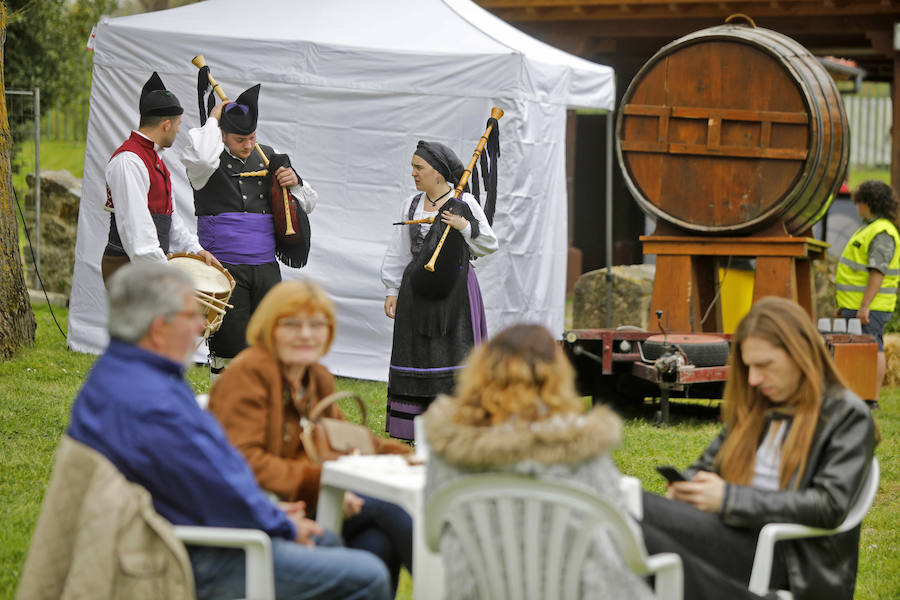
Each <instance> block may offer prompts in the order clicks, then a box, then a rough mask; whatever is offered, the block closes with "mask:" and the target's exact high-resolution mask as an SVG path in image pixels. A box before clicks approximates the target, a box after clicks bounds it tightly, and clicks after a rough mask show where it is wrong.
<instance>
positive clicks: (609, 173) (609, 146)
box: [606, 110, 613, 329]
mask: <svg viewBox="0 0 900 600" xmlns="http://www.w3.org/2000/svg"><path fill="white" fill-rule="evenodd" d="M612 153H613V111H612V110H609V111H608V112H607V113H606V328H607V329H610V328H612V289H611V288H612V247H613V242H612V235H613V233H612V219H613V216H612V213H613V210H612V177H613V170H612V163H613V161H612Z"/></svg>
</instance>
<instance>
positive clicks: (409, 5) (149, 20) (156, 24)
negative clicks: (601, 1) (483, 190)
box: [95, 0, 613, 108]
mask: <svg viewBox="0 0 900 600" xmlns="http://www.w3.org/2000/svg"><path fill="white" fill-rule="evenodd" d="M102 28H104V29H106V31H102V35H98V36H97V44H96V48H95V50H96V52H95V60H96V61H98V62H100V63H107V64H108V63H114V64H119V65H123V64H126V65H127V64H131V65H133V66H134V67H135V68H142V69H146V68H147V66H153V67H154V68H158V66H156V65H158V61H157V60H156V58H155V56H154V54H156V55H158V56H159V58H160V59H161V60H162V61H163V62H165V60H166V58H167V57H168V59H169V61H173V60H178V61H182V60H184V59H183V56H182V55H187V54H190V56H188V57H187V60H190V58H191V57H192V56H194V55H195V54H201V53H204V54H206V55H207V58H212V57H213V56H214V55H215V54H216V52H217V50H222V51H226V53H227V54H228V55H231V54H232V53H234V52H237V53H239V52H240V50H241V49H242V48H245V49H247V51H248V53H249V56H248V58H249V60H247V61H245V62H244V63H242V64H241V65H234V68H235V70H236V71H238V72H234V73H233V75H234V76H235V77H237V78H242V79H244V78H248V76H249V78H250V79H256V80H264V79H268V80H270V81H271V80H276V81H278V80H282V81H291V82H301V83H312V82H311V81H310V75H320V76H323V77H327V78H329V79H330V83H333V82H334V79H335V76H340V75H341V73H340V72H339V73H335V72H334V71H333V70H332V69H331V67H332V66H333V65H334V64H335V63H337V62H340V64H345V63H346V60H345V59H346V57H347V55H348V54H351V55H355V56H356V57H357V58H358V59H363V61H362V62H360V61H359V60H357V61H354V64H356V65H357V69H356V70H355V71H354V72H352V73H344V75H345V76H346V77H347V78H348V79H352V80H353V83H352V87H354V88H370V89H384V88H385V85H387V83H386V79H387V80H389V79H390V78H391V74H392V73H396V72H397V71H398V70H399V71H401V72H403V77H404V80H405V81H407V82H409V81H410V77H411V76H413V77H415V73H412V74H411V73H410V72H409V70H408V69H416V68H420V69H423V70H428V69H433V68H434V67H436V66H437V64H440V65H446V64H447V61H448V59H449V60H454V61H456V62H458V63H459V67H460V69H469V68H472V69H474V70H475V71H476V72H479V73H480V74H483V76H484V77H483V78H484V79H487V81H485V86H487V87H485V88H483V89H474V90H473V89H472V88H471V87H470V88H469V89H464V90H459V93H457V94H452V95H470V94H482V93H496V92H494V91H492V90H491V89H490V86H491V85H493V87H494V89H495V90H496V89H505V90H509V89H510V86H515V87H517V88H518V89H519V90H520V92H522V93H524V94H526V95H527V96H533V95H538V96H542V97H543V98H542V99H543V100H550V101H553V102H554V103H561V104H566V105H569V106H574V107H586V108H611V107H612V104H613V93H612V90H613V85H612V69H610V68H609V67H606V66H603V65H598V64H596V63H592V62H590V61H587V60H584V59H582V58H579V57H576V56H573V55H571V54H568V53H566V52H563V51H561V50H558V49H557V48H554V47H552V46H549V45H547V44H544V43H543V42H540V41H538V40H536V39H534V38H532V37H530V36H528V35H526V34H524V33H522V32H521V31H519V30H518V29H516V28H514V27H512V26H510V25H508V24H506V23H505V22H503V21H501V20H500V19H498V18H497V17H495V16H493V15H491V14H490V13H488V12H487V11H485V10H483V9H482V8H480V7H479V6H477V5H476V4H474V3H473V2H470V1H469V0H416V1H410V0H378V1H377V2H372V1H370V0H329V1H328V2H322V1H321V0H293V1H292V2H283V1H282V0H254V1H253V2H247V1H246V0H206V1H205V2H199V3H196V4H189V5H186V6H182V7H179V8H174V9H170V10H164V11H158V12H153V13H145V14H140V15H133V16H128V17H120V18H115V19H108V20H106V21H105V22H104V23H103V24H102ZM148 31H157V32H159V33H158V35H159V38H158V39H153V38H152V37H150V38H149V39H151V40H153V42H152V43H148V41H147V40H148V36H146V35H145V32H148ZM139 32H140V33H139ZM129 40H131V41H133V42H134V43H135V44H136V47H133V46H132V45H131V44H128V43H127V42H128V41H129ZM251 40H252V42H253V43H252V44H250V43H249V42H250V41H251ZM123 42H125V43H123ZM261 42H262V46H260V43H261ZM154 46H155V47H154ZM335 53H339V54H340V55H341V56H340V59H338V57H336V56H334V54H335ZM175 57H177V59H176V58H175ZM365 58H368V59H369V61H371V63H370V68H359V67H360V66H363V67H365V65H366V62H365ZM509 61H520V62H523V63H525V62H527V63H528V67H527V68H521V69H517V71H519V73H518V75H519V76H520V81H518V82H515V81H513V80H511V79H509V76H508V74H509V72H510V71H511V70H510V69H508V68H506V69H502V68H500V67H499V66H498V65H500V64H508V62H509ZM211 66H213V71H214V73H220V74H226V75H232V73H230V72H229V67H231V66H232V65H225V64H220V63H216V64H214V65H213V64H212V63H211ZM482 69H483V71H482ZM492 69H496V70H497V71H498V73H499V72H500V71H505V73H506V74H504V75H502V76H499V77H498V78H497V80H496V81H493V82H492V81H490V80H491V77H490V73H491V71H492ZM179 70H182V71H183V69H179ZM529 70H530V71H537V73H535V74H534V75H533V76H531V77H529V76H526V75H524V73H525V72H526V71H529ZM441 71H442V73H446V71H447V69H446V68H443V69H441ZM279 73H280V77H279ZM420 79H421V80H422V81H428V82H430V83H432V84H433V83H434V80H433V79H432V78H430V77H429V76H428V74H427V73H423V74H422V75H421V76H420ZM466 79H468V77H466ZM535 80H538V81H540V83H537V84H536V82H535ZM444 85H445V86H447V89H448V90H453V89H454V81H453V80H445V81H444ZM394 91H409V88H408V87H407V86H404V89H402V90H394Z"/></svg>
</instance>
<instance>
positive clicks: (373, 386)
mask: <svg viewBox="0 0 900 600" xmlns="http://www.w3.org/2000/svg"><path fill="white" fill-rule="evenodd" d="M54 310H55V311H57V318H58V319H59V320H60V322H63V323H64V322H65V318H66V315H65V311H64V310H61V309H54ZM35 312H36V316H37V320H38V331H37V341H36V343H35V346H34V347H32V348H27V349H25V350H23V351H22V352H20V353H19V355H18V356H17V357H16V358H15V359H13V360H10V361H8V362H2V363H0V382H2V383H0V600H5V599H8V598H12V597H13V594H14V593H15V587H16V582H17V580H18V577H19V573H20V571H21V568H22V564H23V562H24V560H25V554H26V552H27V551H28V542H29V539H30V536H31V532H32V530H33V529H34V525H35V522H36V520H37V517H38V513H39V512H40V504H41V499H42V496H43V493H44V489H45V487H46V485H47V482H48V481H49V477H50V470H51V468H52V463H53V453H54V450H55V448H56V445H57V443H58V441H59V439H60V436H61V435H62V433H63V432H64V430H65V428H66V424H67V422H68V414H69V408H70V406H71V403H72V399H73V398H74V396H75V394H76V393H77V391H78V388H79V386H80V385H81V381H82V379H83V378H84V376H85V374H86V373H87V371H88V369H89V368H90V367H91V364H92V363H93V361H94V357H93V356H89V355H85V354H78V353H75V352H70V351H68V350H66V347H65V342H64V340H63V339H62V336H61V335H60V333H59V331H58V330H57V329H56V326H55V325H54V323H53V321H52V320H51V318H50V313H49V310H48V309H47V307H46V306H44V307H38V308H37V309H36V311H35ZM188 375H189V379H190V381H191V385H192V386H193V387H194V389H195V390H196V391H197V392H204V391H206V390H207V389H208V387H209V384H208V376H207V373H206V370H205V369H204V368H200V367H196V368H193V369H191V371H190V372H189V374H188ZM338 387H339V388H340V389H346V390H353V391H356V392H357V393H359V394H360V396H362V398H363V399H364V400H365V402H366V404H367V408H368V410H369V414H370V418H369V425H370V427H371V428H372V430H373V431H375V432H376V433H378V434H380V435H384V396H385V384H383V383H380V382H371V381H360V380H352V379H339V380H338ZM881 406H882V408H881V410H880V411H878V413H876V416H877V420H878V423H879V425H880V427H881V433H882V436H883V440H882V443H881V445H880V446H879V448H878V456H879V459H880V461H881V467H882V475H881V486H880V489H879V492H878V496H877V498H876V500H875V505H874V506H873V508H872V510H871V511H870V512H869V514H868V516H867V517H866V520H865V521H864V522H863V532H862V542H861V545H860V567H859V579H858V582H857V593H856V598H857V599H859V600H875V599H883V600H888V599H893V598H900V531H898V520H897V517H896V515H897V514H898V510H900V472H898V469H900V467H898V460H897V458H898V457H897V453H898V446H900V440H898V436H900V390H897V389H891V390H886V391H884V392H882V395H881ZM653 412H654V407H653V406H652V405H651V404H650V403H649V401H648V402H646V403H645V404H644V405H643V406H635V407H633V409H630V410H629V411H628V412H627V414H626V415H625V417H626V425H625V441H624V443H623V445H622V447H621V448H619V449H618V450H616V452H615V453H614V455H613V457H614V459H615V461H616V463H617V464H618V465H619V468H620V469H621V470H622V471H623V472H624V473H627V474H629V475H634V476H636V477H638V478H639V479H640V480H641V481H642V482H643V484H644V487H645V488H646V489H649V490H651V491H654V492H662V490H663V480H662V479H661V478H660V477H659V475H657V473H656V471H655V470H654V467H655V465H658V464H666V463H671V464H673V465H675V466H677V467H679V468H683V467H685V466H687V465H688V464H689V463H690V462H691V461H692V460H693V459H694V458H695V457H696V456H697V455H698V454H699V453H700V451H701V450H702V449H703V448H704V447H705V446H706V444H707V443H708V442H709V440H710V439H711V438H712V437H713V436H714V435H715V434H716V432H717V431H718V427H719V426H718V424H717V423H716V421H715V417H716V414H717V411H716V408H715V406H707V405H705V404H704V403H695V404H690V405H687V404H678V405H674V406H673V410H672V422H671V424H670V426H668V427H665V428H658V427H654V426H653ZM410 597H411V585H410V579H409V578H408V577H404V578H403V579H402V580H401V587H400V590H399V592H398V594H397V598H399V599H403V600H406V599H408V598H410Z"/></svg>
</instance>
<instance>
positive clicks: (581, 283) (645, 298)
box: [572, 265, 656, 329]
mask: <svg viewBox="0 0 900 600" xmlns="http://www.w3.org/2000/svg"><path fill="white" fill-rule="evenodd" d="M606 271H607V270H606V269H598V270H596V271H589V272H587V273H584V274H583V275H582V276H581V277H579V278H578V281H576V282H575V290H574V297H573V301H572V326H573V327H574V328H575V329H597V328H605V327H607V326H610V327H619V326H620V325H632V326H635V327H641V328H644V329H646V328H647V324H648V320H649V318H650V299H651V297H652V295H653V276H654V274H655V272H656V266H655V265H620V266H614V267H612V269H611V270H610V273H609V278H610V282H611V285H610V291H611V294H612V296H611V298H610V304H611V311H610V315H611V317H612V318H611V319H610V321H609V325H607V320H606V284H607V273H606Z"/></svg>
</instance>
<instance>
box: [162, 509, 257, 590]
mask: <svg viewBox="0 0 900 600" xmlns="http://www.w3.org/2000/svg"><path fill="white" fill-rule="evenodd" d="M175 535H176V536H177V537H178V539H180V540H181V541H182V542H183V543H185V544H191V545H193V546H215V547H218V548H223V547H224V548H241V549H243V550H244V554H245V563H244V564H245V566H246V569H245V572H246V583H245V590H244V594H245V595H246V600H275V571H274V569H273V566H272V540H270V539H269V536H268V535H267V534H266V532H264V531H260V530H259V529H235V528H232V527H194V526H187V525H177V526H176V527H175Z"/></svg>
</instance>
